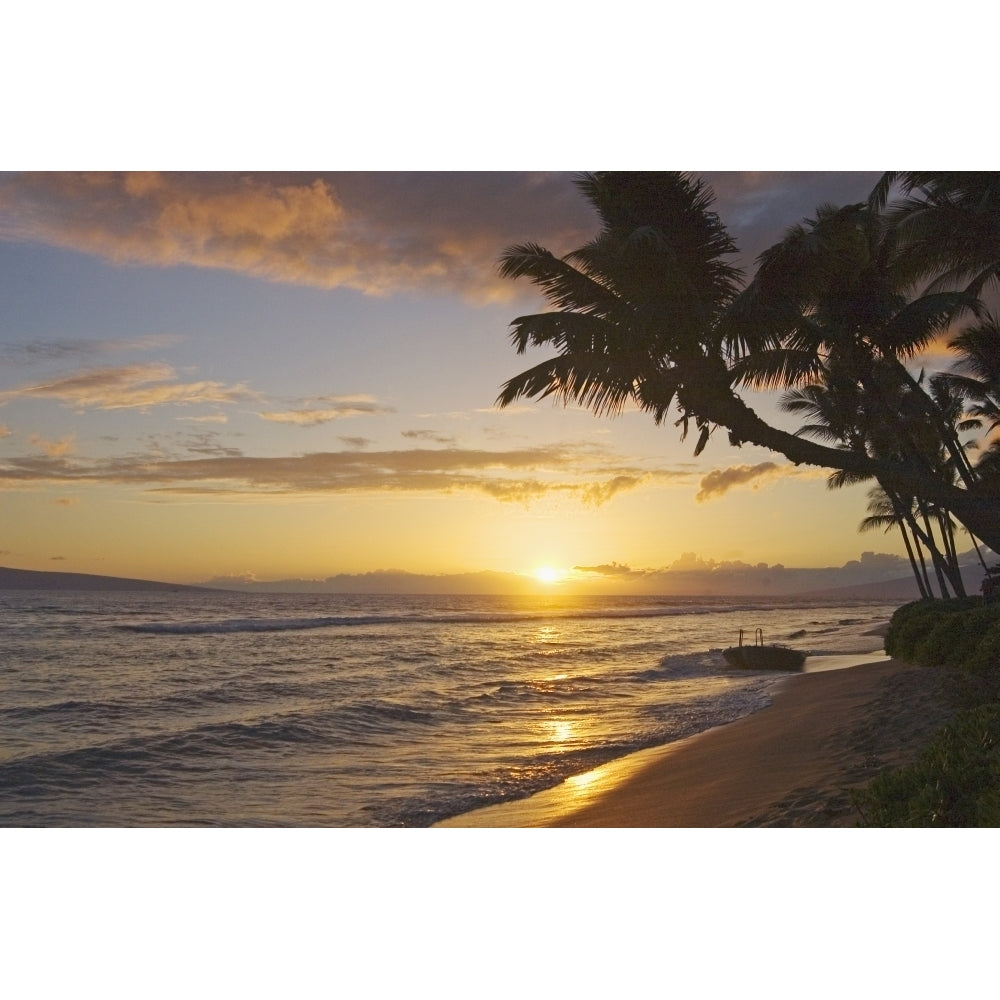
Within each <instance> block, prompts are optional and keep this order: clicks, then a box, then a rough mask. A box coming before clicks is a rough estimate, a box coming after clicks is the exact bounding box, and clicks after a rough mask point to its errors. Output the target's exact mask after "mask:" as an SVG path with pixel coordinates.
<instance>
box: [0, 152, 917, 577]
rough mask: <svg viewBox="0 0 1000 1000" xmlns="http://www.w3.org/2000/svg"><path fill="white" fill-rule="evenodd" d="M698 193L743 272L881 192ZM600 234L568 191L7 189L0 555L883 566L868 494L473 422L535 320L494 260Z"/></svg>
mask: <svg viewBox="0 0 1000 1000" xmlns="http://www.w3.org/2000/svg"><path fill="white" fill-rule="evenodd" d="M701 176H703V177H705V179H706V180H708V181H709V183H710V184H711V185H712V187H713V188H714V190H715V192H716V195H717V206H716V207H717V210H718V212H719V214H720V215H721V217H722V219H723V220H724V221H725V222H726V223H727V225H728V226H729V228H730V231H731V232H732V233H733V235H734V237H735V239H736V242H737V245H738V246H739V248H740V250H741V254H742V263H743V265H744V266H745V267H748V268H749V267H751V266H752V262H753V260H754V258H755V257H756V255H757V253H759V252H760V251H761V250H762V249H764V248H765V247H767V246H768V245H770V244H771V243H773V242H774V241H775V240H777V239H778V238H779V237H780V236H781V234H782V232H783V231H784V229H785V227H787V226H789V225H791V224H793V223H795V222H797V221H799V220H800V219H801V218H802V217H804V216H806V215H810V214H812V212H813V210H814V209H815V207H816V206H817V205H818V204H820V203H822V202H835V203H845V202H849V201H858V200H862V199H863V198H865V197H866V196H867V194H868V192H869V190H870V189H871V187H872V184H873V182H874V181H875V180H876V178H877V176H878V174H877V173H788V174H779V173H756V174H749V173H744V174H739V173H705V174H702V175H701ZM596 225H597V224H596V218H595V216H594V215H593V214H592V213H591V210H590V209H589V207H588V205H587V204H586V202H585V201H584V199H583V198H582V196H581V195H580V194H579V193H578V191H577V189H576V187H575V186H574V184H573V175H572V174H568V173H537V174H532V173H486V172H480V173H446V172H441V173H357V174H337V173H334V174H311V173H289V174H280V175H279V174H267V175H265V174H246V175H244V174H226V173H191V174H178V173H165V174H151V173H141V174H95V175H86V174H76V173H43V174H37V175H33V174H5V175H3V176H2V177H0V283H2V290H0V301H2V303H3V306H2V309H0V565H6V566H11V567H17V568H22V569H36V570H61V571H67V572H82V573H99V574H107V575H116V576H134V577H144V578H152V579H160V580H167V581H174V582H184V583H193V582H200V581H206V580H210V579H218V578H231V577H232V578H247V579H257V580H273V579H281V578H303V579H313V578H323V577H328V576H331V575H335V574H341V573H343V574H359V573H368V572H371V571H377V570H389V569H393V570H402V571H405V572H408V573H416V574H432V575H436V574H454V573H470V572H479V571H486V570H489V571H495V572H502V573H518V574H527V575H529V576H534V575H535V574H537V573H539V572H540V571H542V573H541V575H542V576H543V577H546V578H547V579H548V580H549V581H554V584H553V585H558V586H564V587H566V586H570V585H572V584H573V583H574V581H576V582H580V581H583V582H584V583H586V585H587V586H594V585H596V584H598V583H601V582H607V583H608V584H609V585H611V584H613V583H615V581H616V580H620V578H621V577H622V576H623V575H625V568H626V567H627V568H628V570H629V571H632V572H635V571H648V570H657V569H665V568H670V567H681V566H687V567H695V568H711V567H713V566H717V565H718V564H721V563H731V562H737V563H746V564H750V565H752V566H756V565H757V564H760V563H764V564H768V565H769V566H773V565H774V564H783V565H784V566H788V567H826V566H841V565H843V564H844V563H846V562H848V561H849V560H854V559H858V558H859V556H860V554H861V553H862V551H864V550H874V551H876V552H881V553H887V554H890V555H893V556H900V555H901V554H902V551H903V550H902V548H901V546H900V544H899V542H898V541H897V539H896V537H894V536H883V535H881V534H876V535H860V536H859V535H858V533H857V530H856V529H857V525H858V522H859V521H860V520H861V518H862V517H863V516H864V515H865V509H864V508H865V488H864V487H859V488H853V489H845V490H842V491H839V492H831V491H828V490H827V488H826V485H825V478H826V472H824V471H822V470H817V469H811V468H804V467H803V468H795V467H793V466H791V465H789V464H788V463H787V462H786V461H785V459H784V458H783V457H781V456H778V455H774V454H770V453H768V452H766V451H763V450H760V449H756V448H753V447H744V448H742V449H735V448H733V447H731V446H730V445H729V444H728V441H727V439H726V435H725V432H720V433H718V434H716V435H715V437H714V438H713V440H712V441H711V443H710V444H709V446H708V447H707V448H706V449H705V451H704V453H703V454H702V455H701V456H700V457H698V458H694V457H693V454H692V452H693V440H692V439H689V440H688V441H685V442H681V441H680V440H679V432H678V430H677V429H676V428H674V427H673V426H672V425H671V424H669V423H668V424H665V425H664V426H661V427H656V426H654V424H653V422H652V420H651V419H650V418H649V417H648V416H646V415H644V414H642V413H638V412H629V413H626V414H624V415H623V416H621V417H619V418H617V419H598V418H596V417H594V416H593V415H591V414H590V413H589V412H585V411H579V410H577V409H574V408H563V407H562V406H561V405H556V406H554V405H552V404H551V403H549V402H537V403H530V402H529V403H525V404H523V405H518V406H515V407H512V408H510V409H508V410H505V411H498V410H497V409H495V408H494V406H493V401H494V400H495V398H496V396H497V393H498V391H499V388H500V386H501V384H502V383H503V382H504V381H505V380H506V379H507V378H509V377H510V376H511V375H513V374H515V373H516V372H518V371H520V370H521V369H522V368H523V367H527V365H528V364H530V363H533V361H534V360H540V359H541V357H542V355H541V354H539V355H538V358H537V359H535V358H532V357H529V358H519V357H517V356H516V355H515V354H514V351H513V349H512V348H511V346H510V344H509V341H508V325H509V323H510V321H511V320H512V319H513V318H514V317H515V316H518V315H520V314H522V313H525V312H531V311H536V310H537V309H539V308H540V307H541V305H542V303H541V300H540V299H539V298H537V297H536V296H535V294H534V293H533V291H532V289H531V287H530V286H529V285H527V284H521V283H514V282H510V281H502V280H501V279H499V278H498V277H497V274H496V258H497V256H498V254H499V253H500V252H501V251H502V250H503V249H504V247H506V246H507V245H509V244H511V243H514V242H523V241H528V240H531V241H537V242H539V243H541V244H543V245H545V246H547V247H548V248H549V249H551V250H553V251H554V252H556V253H559V254H562V253H565V252H567V251H568V250H570V249H572V248H573V247H575V246H576V245H578V244H579V243H581V242H583V241H584V240H586V239H588V238H589V237H591V236H592V235H593V234H594V233H595V232H596ZM753 405H755V406H758V407H759V409H761V411H762V412H764V413H766V414H769V415H773V414H774V413H775V412H776V411H775V410H774V409H773V400H764V399H761V398H759V397H758V398H757V400H756V401H755V402H754V403H753ZM782 419H783V421H784V422H785V425H786V426H789V427H791V428H794V427H795V426H797V425H796V423H795V422H789V418H787V417H785V418H782ZM907 573H908V569H907V567H906V565H905V564H903V563H901V570H900V573H899V574H897V575H906V574H907ZM616 585H617V584H616Z"/></svg>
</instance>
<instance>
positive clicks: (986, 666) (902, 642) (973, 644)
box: [885, 597, 1000, 707]
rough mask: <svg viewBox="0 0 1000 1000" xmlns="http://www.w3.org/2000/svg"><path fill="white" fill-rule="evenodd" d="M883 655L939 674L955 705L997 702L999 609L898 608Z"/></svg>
mask: <svg viewBox="0 0 1000 1000" xmlns="http://www.w3.org/2000/svg"><path fill="white" fill-rule="evenodd" d="M885 650H886V652H887V653H889V655H890V656H896V657H898V658H900V659H903V660H906V661H907V662H909V663H913V664H916V665H918V666H924V667H936V668H941V669H943V670H944V671H945V672H946V676H947V678H948V681H949V689H950V692H951V694H952V696H953V697H954V698H955V700H956V702H957V703H958V704H960V705H964V706H970V707H971V706H976V705H981V704H986V703H989V702H995V701H998V700H1000V605H998V604H983V601H982V599H981V598H977V597H968V598H961V599H953V600H948V601H915V602H913V603H911V604H906V605H904V606H903V607H901V608H899V609H898V610H897V611H896V613H895V614H894V615H893V617H892V621H891V622H890V624H889V630H888V632H887V633H886V638H885Z"/></svg>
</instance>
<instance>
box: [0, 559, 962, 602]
mask: <svg viewBox="0 0 1000 1000" xmlns="http://www.w3.org/2000/svg"><path fill="white" fill-rule="evenodd" d="M784 574H785V575H787V580H782V583H784V584H785V586H780V585H777V586H776V585H775V584H776V583H777V581H762V580H759V579H756V580H755V579H752V578H751V580H743V579H740V578H739V576H735V577H734V578H733V579H731V580H728V581H727V580H725V579H722V578H720V575H719V574H699V573H691V574H685V573H655V574H650V575H649V577H648V578H647V579H646V581H645V584H644V587H643V589H642V590H639V589H638V588H636V589H635V590H629V589H621V590H619V588H618V587H617V586H616V585H615V584H616V581H614V580H613V579H612V580H608V579H605V580H603V581H602V580H600V579H595V580H592V581H589V585H588V586H587V587H586V588H583V587H579V588H578V589H568V590H562V589H560V588H552V589H547V588H544V587H541V586H540V585H539V584H538V582H537V581H536V580H534V579H533V578H529V577H525V576H519V575H517V574H513V573H491V572H483V573H456V574H443V575H434V576H430V575H428V576H424V575H420V574H414V573H405V572H399V571H382V572H374V573H359V574H355V575H352V574H340V575H338V576H332V577H327V578H326V579H323V580H301V579H298V580H296V579H291V580H268V581H258V580H255V581H247V580H241V579H239V578H236V577H225V578H216V579H213V580H206V581H204V582H203V583H201V584H198V585H194V584H181V583H162V582H158V581H155V580H135V579H130V578H128V577H119V576H97V575H95V574H91V573H53V572H43V571H38V570H27V569H10V568H9V567H4V566H0V590H85V591H114V590H118V591H133V592H135V591H146V592H161V593H168V592H171V591H174V592H177V591H196V592H197V591H200V592H202V593H207V592H209V591H215V592H218V591H230V592H233V591H237V592H243V593H260V594H280V593H285V594H304V593H313V594H463V595H468V594H499V595H504V594H506V595H511V594H552V595H555V594H559V593H567V594H573V593H576V594H587V593H589V594H592V595H595V596H608V595H609V594H614V593H616V592H618V593H623V594H626V595H627V594H629V593H633V594H644V595H645V596H647V597H650V596H659V597H686V598H695V597H699V596H707V597H715V598H718V597H732V598H734V599H738V598H745V597H761V598H768V599H770V598H780V597H802V598H808V599H841V600H843V599H865V600H887V601H893V600H898V601H900V602H901V603H902V602H905V601H911V600H916V598H917V597H919V594H918V593H917V588H916V585H915V584H914V582H913V578H912V577H910V578H909V579H905V578H903V579H890V580H883V581H880V582H874V583H873V582H866V583H859V582H853V583H848V584H846V585H841V586H837V585H836V584H837V578H838V576H840V574H838V573H837V572H836V571H833V572H832V573H831V572H830V571H823V570H818V571H810V570H785V571H784ZM765 582H767V583H770V586H759V585H760V584H762V583H765ZM754 583H757V584H758V587H756V588H755V587H754ZM824 583H825V584H826V586H823V585H822V584H824ZM966 584H967V587H968V586H971V587H972V589H971V590H970V591H969V592H970V593H974V592H975V590H976V587H978V581H976V582H975V583H973V582H972V580H971V579H970V578H967V580H966ZM810 585H811V586H810Z"/></svg>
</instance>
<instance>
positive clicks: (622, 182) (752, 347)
mask: <svg viewBox="0 0 1000 1000" xmlns="http://www.w3.org/2000/svg"><path fill="white" fill-rule="evenodd" d="M578 184H579V186H580V187H581V189H582V190H583V192H584V194H585V195H586V197H587V198H588V199H589V200H590V201H591V203H592V204H593V205H594V207H595V208H596V209H597V212H598V215H599V217H600V219H601V230H600V232H599V233H598V235H597V236H596V237H595V238H594V239H593V240H592V241H591V242H589V243H587V244H585V245H584V246H582V247H580V248H578V249H576V250H574V251H572V252H571V253H569V254H567V255H566V256H565V257H563V258H559V257H556V256H555V255H553V254H552V253H551V252H549V251H548V250H546V249H544V248H543V247H540V246H538V245H536V244H523V245H519V246H513V247H510V248H509V249H508V250H506V251H505V252H504V254H503V255H502V257H501V259H500V271H501V274H503V275H504V276H506V277H510V278H520V277H527V278H528V279H529V280H530V281H532V282H533V283H535V284H536V285H537V286H538V287H539V288H541V289H542V291H543V292H544V293H545V295H546V297H547V298H548V299H549V301H550V302H551V303H552V305H553V306H554V307H555V308H554V310H553V311H550V312H545V313H538V314H534V315H529V316H521V317H518V318H517V319H516V320H514V322H513V324H512V333H511V338H512V341H513V343H514V346H515V348H516V349H517V351H518V353H519V354H523V353H525V352H526V351H527V350H528V349H529V348H531V347H545V346H550V347H554V348H555V349H556V351H557V353H556V355H555V356H554V357H550V358H548V359H546V360H544V361H542V362H540V363H538V364H536V365H534V366H533V367H532V368H529V369H527V370H526V371H524V372H522V373H520V374H519V375H517V376H515V377H514V378H512V379H510V380H509V381H508V382H507V383H506V384H505V385H504V386H503V388H502V390H501V392H500V395H499V397H498V400H497V402H498V403H499V405H501V406H506V405H509V404H510V403H512V402H514V401H515V400H517V399H519V398H521V397H525V396H529V397H547V396H552V397H554V398H555V399H557V400H561V401H562V402H563V403H567V402H570V401H575V402H579V403H582V404H583V405H585V406H587V407H588V408H590V409H592V410H594V411H595V412H596V413H598V414H609V413H610V414H613V413H617V412H619V411H620V410H621V409H622V408H623V407H624V406H625V405H627V404H629V403H634V404H635V405H637V406H639V407H640V408H642V409H644V410H646V411H648V412H650V413H651V414H652V415H653V417H654V419H655V420H656V421H657V422H658V423H659V422H661V421H662V420H664V419H665V418H666V416H667V415H668V414H669V413H670V411H671V409H672V408H673V407H676V409H677V411H678V413H679V419H678V421H677V422H678V424H680V425H681V426H682V427H683V428H684V430H685V431H686V430H687V427H688V425H689V423H690V422H692V421H693V422H694V423H695V424H696V426H697V428H698V430H699V432H700V433H699V436H698V442H697V445H696V450H698V451H700V450H701V448H703V447H704V445H705V443H706V442H707V440H708V436H709V434H710V433H711V431H712V429H713V425H717V426H723V427H726V428H727V429H728V430H729V438H730V441H731V442H732V443H733V444H736V445H739V444H741V443H743V442H750V443H753V444H756V445H760V446H762V447H765V448H769V449H771V450H774V451H777V452H780V453H782V454H784V455H785V456H786V457H788V458H789V459H790V460H791V461H793V462H796V463H808V464H812V465H820V466H826V467H828V468H831V469H836V470H840V471H841V472H843V473H844V474H847V475H852V476H859V477H864V476H867V477H871V476H876V477H877V478H878V479H879V481H880V482H882V483H883V484H885V485H887V486H889V487H891V488H892V489H894V490H897V491H898V492H899V493H900V494H901V495H907V496H921V497H923V498H924V499H926V500H928V501H931V502H934V503H936V504H938V505H939V506H941V507H943V508H947V509H949V510H952V511H954V512H955V513H956V515H957V516H958V517H959V518H960V519H961V520H962V521H963V522H964V523H966V524H967V525H969V526H970V527H972V528H973V529H974V530H976V531H977V533H978V534H980V536H981V537H983V538H984V540H985V541H986V542H987V543H988V544H989V545H991V547H993V548H995V549H1000V523H998V522H997V518H996V516H995V514H996V510H995V506H994V505H993V503H992V501H991V500H989V499H988V498H987V499H984V498H982V497H980V496H979V495H978V494H977V493H975V492H974V491H973V490H972V488H971V487H972V486H973V485H974V484H973V483H971V482H970V483H967V484H966V486H967V488H966V489H960V488H957V487H955V486H954V485H953V484H952V483H951V482H950V480H945V479H943V478H941V477H940V476H939V475H937V474H936V473H934V472H933V471H931V470H929V469H928V468H927V463H926V461H925V460H924V459H923V457H922V455H921V453H920V449H919V448H916V447H915V446H914V447H913V448H911V449H910V452H911V453H909V454H907V453H906V452H905V451H904V452H902V453H900V454H898V455H897V454H892V455H889V456H888V457H883V456H881V455H872V454H866V453H864V452H863V451H860V450H855V449H850V448H835V447H830V446H828V445H824V444H820V443H818V442H816V441H810V440H807V439H805V438H804V437H797V436H796V435H794V434H791V433H789V432H787V431H785V430H783V429H781V428H779V427H776V426H773V425H772V424H769V423H767V422H766V421H764V420H763V419H761V417H760V416H759V415H758V414H757V413H755V412H754V410H752V409H751V408H750V407H749V406H748V405H747V404H746V403H745V401H744V400H743V399H742V398H741V397H740V396H739V395H738V394H737V392H736V391H735V388H734V386H736V385H738V384H739V383H740V382H743V383H744V384H748V385H751V386H754V387H763V388H768V387H769V388H774V387H776V386H778V385H789V384H796V382H800V381H802V380H805V379H808V378H810V377H812V376H815V375H816V374H817V372H818V371H819V370H820V369H821V368H822V366H823V365H824V364H825V363H827V362H828V361H833V360H836V361H837V363H838V364H841V365H842V367H844V368H845V369H847V370H849V371H850V372H851V374H852V376H853V377H854V378H855V379H856V381H857V383H858V385H859V387H860V389H861V390H862V391H863V392H864V393H865V394H866V398H867V400H868V402H869V404H870V406H871V407H872V408H878V407H882V410H883V415H884V417H885V419H886V421H889V420H891V419H892V418H893V416H894V415H893V413H892V411H891V410H890V409H888V405H887V403H886V401H885V400H880V398H879V394H880V393H881V392H882V391H883V390H882V386H883V385H885V384H886V383H887V381H890V375H891V376H892V377H893V378H895V380H896V382H897V383H898V384H899V385H905V384H907V380H908V379H909V381H910V382H913V381H914V380H913V379H912V376H910V375H909V373H908V372H906V370H905V367H904V366H903V365H902V363H901V362H900V357H906V356H908V352H909V353H912V352H913V351H915V350H917V349H918V348H919V347H920V346H923V345H924V344H926V343H927V342H928V341H929V339H930V338H931V337H932V336H933V335H934V334H935V333H936V332H937V331H939V330H940V329H942V328H943V327H944V326H945V325H946V324H947V322H948V321H949V320H950V319H951V317H952V316H954V315H955V313H956V311H957V310H958V309H959V308H961V307H963V306H965V305H968V303H969V302H970V301H971V300H970V298H969V297H968V296H962V295H961V294H959V293H954V292H947V293H944V292H942V293H935V294H933V295H928V296H923V297H921V298H920V299H919V300H916V301H910V300H908V299H907V298H906V297H905V295H903V294H902V292H901V290H900V289H899V288H897V287H896V285H895V284H894V283H893V281H894V276H893V275H892V272H891V260H892V259H893V254H892V245H891V239H892V237H891V236H888V235H887V234H886V232H885V228H886V227H885V226H884V225H883V224H882V222H881V221H880V220H879V219H878V218H877V217H876V216H875V213H872V212H870V211H869V210H868V209H867V207H866V206H850V207H849V208H848V209H843V210H833V209H830V210H823V212H822V213H820V215H819V216H818V218H817V220H816V222H815V225H807V226H805V227H801V229H800V231H799V232H797V233H795V234H790V237H789V238H788V239H786V241H784V242H783V245H779V248H775V250H774V252H769V253H768V254H765V255H764V257H763V258H762V261H761V271H760V272H759V273H758V278H757V279H755V282H754V283H752V285H751V287H750V288H748V289H746V291H745V292H743V293H741V291H740V280H741V275H740V273H739V271H738V270H736V269H735V268H734V267H733V265H732V264H731V263H730V257H731V255H732V254H733V253H734V252H735V247H734V245H733V243H732V240H731V239H730V237H729V235H728V234H727V232H726V230H725V227H724V226H723V224H722V223H721V221H720V220H719V218H718V216H717V215H716V214H715V213H714V212H713V211H712V209H711V206H712V195H711V192H710V190H709V189H708V188H707V187H706V186H705V185H704V184H702V183H701V182H700V181H697V180H695V179H693V178H692V177H690V176H688V175H685V174H678V173H669V174H651V173H598V174H587V175H584V176H583V177H581V178H580V179H579V181H578ZM810 248H812V249H810ZM810 254H814V256H815V257H816V258H817V259H818V261H819V266H817V267H813V268H811V269H810V268H809V267H808V266H807V265H808V263H809V257H810ZM795 259H797V260H798V262H799V264H798V270H794V269H792V270H791V271H789V269H787V268H786V267H784V264H785V262H786V261H788V260H795ZM866 262H867V263H866ZM859 265H861V266H859ZM910 390H911V392H912V391H913V386H912V385H910ZM925 397H926V393H923V392H921V393H920V394H918V395H915V397H914V398H919V400H920V405H921V406H929V405H931V404H928V402H927V400H926V398H925ZM931 412H932V413H933V419H938V418H939V416H940V415H939V414H937V413H936V412H935V411H933V409H932V410H931Z"/></svg>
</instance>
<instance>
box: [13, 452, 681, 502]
mask: <svg viewBox="0 0 1000 1000" xmlns="http://www.w3.org/2000/svg"><path fill="white" fill-rule="evenodd" d="M687 478H688V474H687V473H682V472H670V471H659V472H649V471H644V470H637V469H631V468H627V467H626V468H622V467H615V466H613V465H608V464H607V463H599V462H595V461H594V455H593V449H592V448H589V447H586V446H581V447H573V446H553V447H540V448H526V449H521V450H513V451H495V452H494V451H482V450H475V449H459V448H440V449H415V450H410V451H378V452H375V451H372V452H369V451H363V452H362V451H358V450H356V449H353V450H350V451H338V452H316V453H312V454H306V455H299V456H291V457H277V458H267V457H254V456H244V455H238V454H236V455H234V454H215V455H211V456H210V457H205V458H164V457H162V453H159V454H154V455H146V456H137V457H127V458H113V459H107V460H103V461H98V462H89V463H88V462H85V461H82V460H72V461H71V460H70V459H68V458H67V457H65V456H55V455H53V456H44V457H42V456H37V455H36V456H24V457H20V458H8V459H6V460H5V461H3V462H2V463H0V487H2V486H4V485H6V486H7V487H8V488H16V487H18V486H20V487H24V486H38V485H43V484H59V485H66V484H81V483H91V484H108V485H133V486H138V487H141V488H143V489H145V490H147V491H150V492H152V493H183V494H188V495H204V496H230V497H239V496H247V497H251V496H278V497H284V496H293V495H301V494H339V493H358V492H362V493H363V492H431V493H452V492H455V491H463V490H472V491H476V492H480V493H483V494H485V495H487V496H490V497H493V498H494V499H496V500H499V501H502V502H506V503H525V504H527V503H531V502H532V501H535V500H538V499H540V498H541V497H544V496H547V495H553V494H555V495H568V496H571V497H574V498H576V499H577V500H578V501H579V502H581V503H583V504H588V505H594V506H601V505H603V504H605V503H607V502H608V501H610V500H611V499H612V498H613V497H615V496H617V495H618V494H620V493H623V492H627V491H629V490H633V489H637V488H639V487H640V486H642V485H643V484H645V483H648V482H652V481H657V480H661V481H662V480H678V479H687Z"/></svg>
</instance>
